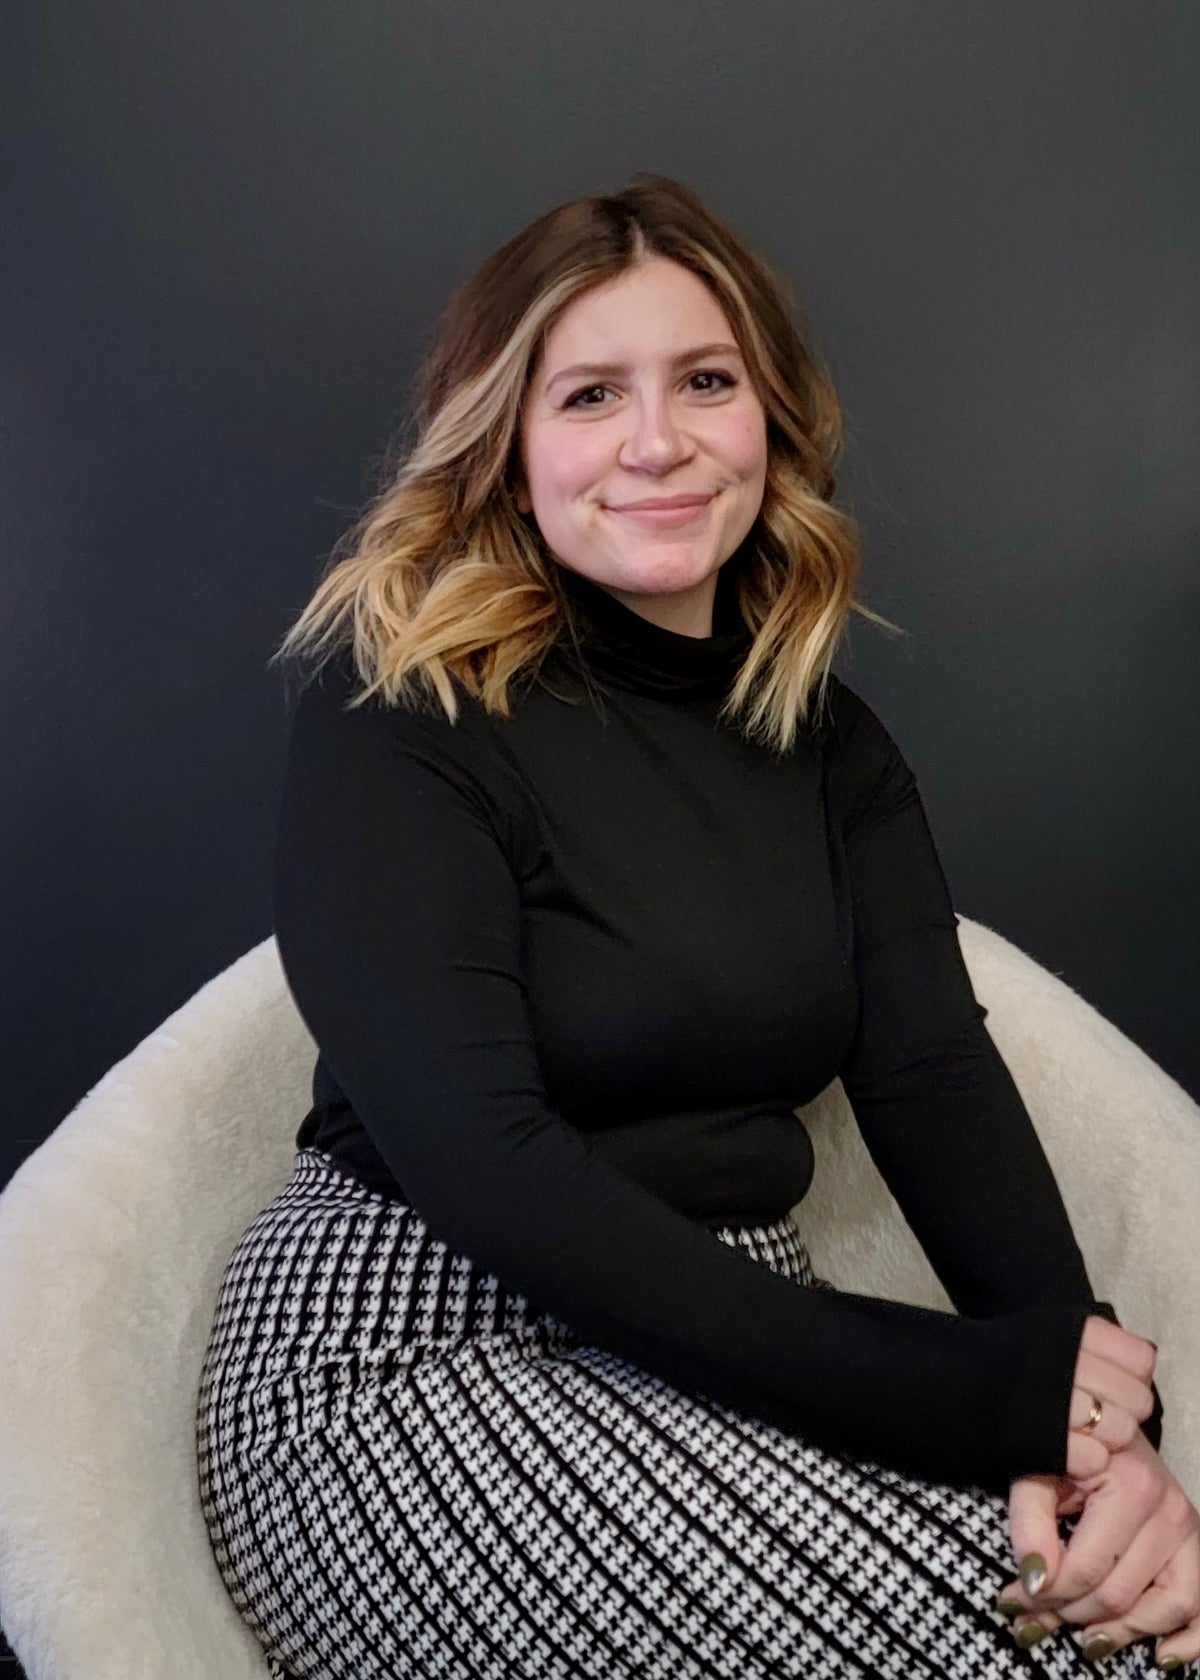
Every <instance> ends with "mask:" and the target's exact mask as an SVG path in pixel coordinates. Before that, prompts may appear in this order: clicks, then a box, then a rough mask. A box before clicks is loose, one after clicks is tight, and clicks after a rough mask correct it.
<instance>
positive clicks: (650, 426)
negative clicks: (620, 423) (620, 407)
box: [618, 391, 692, 473]
mask: <svg viewBox="0 0 1200 1680" xmlns="http://www.w3.org/2000/svg"><path fill="white" fill-rule="evenodd" d="M628 416H629V418H628V421H627V425H626V431H625V435H624V437H623V438H622V441H621V448H620V453H619V456H618V460H619V462H620V464H621V465H622V466H623V467H629V468H631V469H634V470H637V469H640V470H642V471H643V472H657V473H661V472H666V471H668V470H669V469H670V468H672V467H675V466H677V465H678V464H679V463H680V462H681V461H685V460H686V459H687V457H688V455H689V454H690V453H691V450H692V445H691V444H690V442H689V441H688V438H687V434H686V432H685V431H684V430H682V429H681V427H680V425H679V422H678V418H677V416H676V414H675V413H674V411H673V409H672V407H671V399H670V397H669V396H668V395H666V394H665V393H664V392H661V391H659V392H650V393H648V394H644V395H642V396H641V397H639V398H638V399H637V400H636V401H634V402H633V403H631V404H630V406H629V409H628Z"/></svg>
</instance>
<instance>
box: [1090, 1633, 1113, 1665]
mask: <svg viewBox="0 0 1200 1680" xmlns="http://www.w3.org/2000/svg"><path fill="white" fill-rule="evenodd" d="M1116 1648H1117V1647H1116V1643H1115V1641H1114V1640H1111V1639H1110V1638H1109V1637H1108V1635H1107V1634H1106V1633H1093V1634H1092V1636H1091V1638H1090V1639H1085V1640H1084V1642H1083V1654H1084V1656H1085V1657H1090V1658H1091V1660H1092V1661H1093V1662H1095V1661H1096V1660H1097V1659H1098V1658H1100V1657H1110V1656H1111V1655H1112V1654H1113V1652H1114V1651H1115V1650H1116Z"/></svg>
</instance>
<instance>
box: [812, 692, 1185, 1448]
mask: <svg viewBox="0 0 1200 1680" xmlns="http://www.w3.org/2000/svg"><path fill="white" fill-rule="evenodd" d="M838 712H839V740H838V749H837V754H836V759H835V764H836V766H837V768H836V771H835V777H836V781H837V786H836V795H837V797H836V801H835V803H836V805H837V807H838V809H839V810H840V813H841V838H842V847H843V855H844V860H845V868H846V871H847V875H848V880H849V886H850V902H851V905H852V914H853V921H854V930H853V947H854V966H855V978H856V983H857V987H858V994H859V1024H858V1030H857V1033H856V1035H855V1039H854V1043H853V1046H852V1049H851V1052H850V1055H849V1057H848V1059H847V1061H846V1063H845V1065H844V1067H843V1068H842V1070H841V1078H842V1082H843V1085H844V1088H845V1090H846V1094H847V1097H848V1098H849V1101H850V1105H851V1107H852V1109H853V1111H854V1115H855V1119H856V1121H857V1123H858V1126H859V1129H860V1131H861V1133H862V1136H863V1139H864V1141H865V1143H866V1146H867V1149H868V1151H869V1152H870V1155H871V1157H872V1159H873V1160H874V1162H875V1164H876V1165H877V1167H878V1168H879V1171H880V1173H881V1175H882V1176H883V1178H884V1180H885V1182H886V1183H887V1185H888V1188H889V1189H890V1190H891V1192H892V1194H893V1195H894V1196H895V1198H896V1201H897V1203H898V1204H899V1206H900V1208H901V1210H902V1212H903V1213H904V1215H905V1218H906V1219H907V1221H908V1223H909V1225H910V1226H911V1228H912V1230H913V1232H914V1234H915V1235H916V1237H917V1239H918V1240H919V1242H920V1243H921V1246H922V1248H923V1249H924V1251H925V1253H926V1255H927V1257H928V1258H929V1261H930V1263H931V1265H932V1266H933V1268H934V1270H935V1272H936V1273H937V1275H938V1277H939V1278H940V1279H941V1281H942V1284H943V1285H944V1287H945V1289H946V1292H947V1294H948V1295H949V1296H950V1299H951V1300H952V1301H953V1302H954V1304H955V1306H956V1307H957V1308H958V1310H959V1312H960V1313H963V1314H965V1315H968V1316H972V1317H981V1318H982V1317H989V1316H992V1315H995V1314H1005V1313H1011V1312H1014V1311H1019V1310H1020V1309H1022V1308H1025V1307H1029V1306H1036V1305H1038V1304H1039V1303H1048V1302H1050V1301H1053V1300H1055V1299H1060V1300H1062V1301H1064V1302H1068V1301H1072V1300H1073V1301H1075V1302H1077V1303H1080V1304H1082V1305H1083V1306H1084V1307H1085V1308H1086V1309H1087V1310H1088V1311H1090V1312H1097V1313H1099V1314H1101V1315H1102V1316H1104V1317H1107V1318H1109V1319H1111V1320H1112V1321H1113V1322H1116V1321H1117V1320H1116V1314H1115V1312H1114V1311H1113V1309H1112V1307H1111V1305H1110V1304H1109V1303H1107V1302H1097V1301H1096V1300H1095V1297H1094V1295H1093V1293H1092V1288H1091V1284H1090V1282H1089V1280H1088V1275H1087V1272H1086V1269H1085V1266H1084V1261H1083V1258H1082V1256H1081V1254H1080V1251H1079V1247H1078V1245H1077V1242H1076V1239H1075V1236H1074V1233H1073V1231H1072V1228H1071V1225H1070V1222H1069V1219H1068V1216H1067V1213H1066V1209H1065V1207H1064V1205H1063V1201H1062V1196H1061V1194H1060V1192H1059V1188H1058V1185H1057V1183H1056V1181H1055V1179H1054V1176H1053V1174H1052V1172H1051V1169H1050V1166H1049V1164H1048V1162H1047V1159H1046V1156H1045V1153H1044V1151H1043V1149H1042V1146H1041V1143H1040V1141H1039V1139H1038V1136H1037V1133H1036V1131H1035V1129H1034V1126H1033V1123H1032V1121H1031V1119H1030V1117H1029V1114H1028V1111H1027V1110H1026V1108H1025V1105H1024V1103H1023V1101H1022V1099H1021V1096H1020V1093H1019V1092H1018V1089H1017V1086H1016V1084H1015V1082H1014V1080H1013V1078H1012V1075H1011V1073H1010V1071H1009V1069H1008V1067H1007V1065H1006V1064H1005V1062H1004V1061H1003V1059H1002V1058H1001V1056H1000V1053H999V1051H998V1050H997V1048H996V1045H995V1043H994V1042H993V1040H992V1038H991V1035H990V1034H989V1033H988V1031H987V1029H986V1027H985V1025H984V1022H985V1019H986V1016H987V1010H986V1009H985V1008H984V1007H983V1006H982V1005H981V1004H980V1003H979V1002H978V1000H977V999H976V997H975V994H974V991H973V988H972V985H971V981H970V977H969V975H968V973H967V969H966V965H965V963H964V961H963V957H962V953H961V950H960V947H959V942H958V934H957V922H956V918H955V915H954V911H953V907H952V904H951V896H950V892H949V888H948V886H947V882H946V879H945V876H944V873H943V870H942V867H941V864H940V861H939V858H938V854H937V851H936V849H935V845H934V841H933V838H932V836H931V834H930V830H929V825H928V822H927V819H926V815H925V811H924V808H923V805H922V802H921V798H920V793H919V791H918V787H917V783H916V779H915V777H914V775H913V772H912V770H911V768H910V767H909V765H908V764H907V763H906V762H905V760H904V758H903V756H902V755H901V753H900V751H899V749H898V748H897V746H896V744H895V742H894V741H893V740H892V738H891V736H890V735H889V734H888V732H887V730H886V728H885V727H884V725H883V724H882V723H881V722H880V720H879V719H878V717H877V716H876V715H875V713H874V712H873V711H872V710H871V709H870V707H869V706H867V705H866V703H865V702H864V701H863V700H862V699H861V698H860V697H859V696H857V695H856V694H854V692H853V691H852V690H849V689H847V688H845V687H844V686H843V687H842V688H841V691H840V695H839V704H838ZM1077 1353H1078V1337H1077V1336H1076V1335H1075V1334H1074V1333H1073V1331H1071V1330H1070V1329H1069V1328H1067V1329H1066V1330H1065V1333H1064V1334H1063V1335H1062V1336H1061V1338H1060V1340H1059V1341H1058V1342H1057V1343H1052V1342H1047V1343H1046V1344H1045V1345H1044V1346H1043V1348H1042V1349H1041V1358H1042V1361H1043V1380H1042V1382H1041V1383H1040V1384H1039V1385H1038V1386H1037V1388H1036V1390H1034V1391H1031V1399H1030V1403H1031V1404H1036V1405H1037V1406H1038V1407H1039V1408H1040V1416H1039V1417H1038V1418H1036V1419H1031V1420H1030V1421H1031V1423H1032V1424H1035V1425H1036V1427H1037V1429H1038V1430H1039V1432H1040V1433H1041V1434H1042V1438H1044V1439H1045V1440H1046V1442H1047V1443H1049V1442H1051V1441H1053V1440H1055V1439H1058V1438H1063V1439H1065V1434H1066V1429H1067V1412H1068V1408H1069V1403H1070V1392H1071V1384H1072V1378H1073V1374H1074V1367H1075V1360H1076V1356H1077ZM1161 1416H1162V1408H1161V1402H1160V1401H1157V1397H1156V1409H1155V1414H1154V1416H1153V1418H1151V1419H1150V1420H1148V1422H1147V1423H1146V1424H1145V1425H1144V1426H1143V1427H1144V1428H1145V1430H1146V1432H1147V1434H1148V1436H1150V1438H1151V1439H1152V1440H1153V1442H1154V1444H1155V1445H1157V1444H1158V1440H1159V1438H1160V1436H1161Z"/></svg>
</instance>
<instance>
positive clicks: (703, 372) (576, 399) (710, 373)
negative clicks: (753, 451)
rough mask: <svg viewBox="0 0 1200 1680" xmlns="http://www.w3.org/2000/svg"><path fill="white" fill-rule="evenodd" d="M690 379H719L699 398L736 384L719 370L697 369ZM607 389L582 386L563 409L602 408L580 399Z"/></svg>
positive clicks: (733, 379) (599, 405)
mask: <svg viewBox="0 0 1200 1680" xmlns="http://www.w3.org/2000/svg"><path fill="white" fill-rule="evenodd" d="M690 378H692V379H719V380H720V381H721V383H720V385H718V386H715V387H712V388H710V389H707V390H703V391H701V392H700V395H701V396H709V395H711V394H712V390H728V389H730V388H731V387H732V386H734V385H736V384H737V380H736V379H735V378H734V377H733V375H732V374H731V373H723V372H722V371H721V369H720V368H697V369H696V371H695V373H693V374H691V375H690ZM608 389H609V387H608V386H607V385H584V386H582V387H581V388H580V389H579V390H578V391H576V392H575V393H574V394H573V395H572V396H569V397H568V398H567V400H566V402H565V403H564V404H563V407H564V409H566V408H602V407H603V406H604V405H603V403H591V402H581V401H580V398H581V397H590V396H591V394H592V392H593V391H607V390H608Z"/></svg>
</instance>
